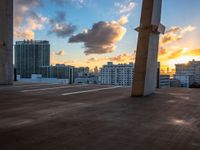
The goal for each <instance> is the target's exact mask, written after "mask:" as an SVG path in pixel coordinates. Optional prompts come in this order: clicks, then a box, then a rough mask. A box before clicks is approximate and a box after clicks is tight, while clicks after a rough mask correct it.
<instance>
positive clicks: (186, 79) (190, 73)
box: [174, 60, 200, 87]
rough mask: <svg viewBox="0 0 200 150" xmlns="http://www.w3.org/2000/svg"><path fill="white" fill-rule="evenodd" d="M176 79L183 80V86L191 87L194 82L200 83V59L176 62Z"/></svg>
mask: <svg viewBox="0 0 200 150" xmlns="http://www.w3.org/2000/svg"><path fill="white" fill-rule="evenodd" d="M174 78H175V79H178V80H180V81H181V86H182V87H189V86H190V85H192V84H193V83H198V84H200V61H195V60H193V61H189V62H188V63H187V64H176V74H175V76H174Z"/></svg>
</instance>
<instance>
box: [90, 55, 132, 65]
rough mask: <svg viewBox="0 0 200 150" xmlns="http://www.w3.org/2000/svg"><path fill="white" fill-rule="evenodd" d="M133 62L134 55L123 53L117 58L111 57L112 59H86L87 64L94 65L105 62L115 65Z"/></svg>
mask: <svg viewBox="0 0 200 150" xmlns="http://www.w3.org/2000/svg"><path fill="white" fill-rule="evenodd" d="M134 60H135V55H134V54H133V53H123V54H120V55H117V56H112V57H102V58H95V57H92V58H90V59H88V61H87V62H88V63H95V62H107V61H112V62H116V63H129V62H134Z"/></svg>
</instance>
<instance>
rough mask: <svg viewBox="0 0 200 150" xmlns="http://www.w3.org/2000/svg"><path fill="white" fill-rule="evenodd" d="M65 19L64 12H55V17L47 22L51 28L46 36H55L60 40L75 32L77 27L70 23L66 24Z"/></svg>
mask: <svg viewBox="0 0 200 150" xmlns="http://www.w3.org/2000/svg"><path fill="white" fill-rule="evenodd" d="M65 18H66V17H65V13H64V12H62V11H60V12H57V13H56V17H55V18H53V19H50V21H49V23H50V25H51V28H50V30H49V32H48V34H55V35H56V36H57V37H60V38H66V37H68V36H71V35H72V34H73V33H74V32H75V30H76V28H77V27H76V26H75V25H72V24H70V23H66V22H65V20H66V19H65Z"/></svg>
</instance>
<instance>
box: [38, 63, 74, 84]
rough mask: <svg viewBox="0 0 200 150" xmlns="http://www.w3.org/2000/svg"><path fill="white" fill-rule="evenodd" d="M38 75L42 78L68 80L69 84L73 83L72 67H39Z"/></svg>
mask: <svg viewBox="0 0 200 150" xmlns="http://www.w3.org/2000/svg"><path fill="white" fill-rule="evenodd" d="M39 74H41V75H42V78H56V79H68V80H69V83H71V84H72V83H74V67H73V66H66V65H64V64H57V65H55V66H41V67H40V72H39Z"/></svg>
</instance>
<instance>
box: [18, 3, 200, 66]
mask: <svg viewBox="0 0 200 150" xmlns="http://www.w3.org/2000/svg"><path fill="white" fill-rule="evenodd" d="M51 1H52V3H47V0H42V1H41V0H30V1H29V2H28V3H27V2H26V1H24V0H16V1H15V10H14V11H15V13H14V14H15V15H16V16H17V17H16V16H15V19H14V23H15V26H14V28H15V31H14V35H15V41H17V40H23V39H36V40H49V41H50V44H51V63H52V64H56V63H65V64H68V65H74V66H89V67H91V68H94V67H95V66H98V67H100V66H102V65H103V64H105V63H106V62H108V61H113V62H114V63H129V62H131V61H133V60H134V57H135V56H134V55H135V53H134V51H135V50H136V45H137V32H136V31H134V28H135V27H137V26H138V25H139V20H140V13H141V0H126V1H122V0H118V1H116V0H111V1H109V2H108V1H104V0H102V1H95V0H51ZM179 3H182V5H179ZM194 3H195V5H194ZM199 4H200V2H198V1H197V0H195V1H194V2H193V4H192V5H191V4H190V2H188V1H186V0H184V1H183V0H182V1H180V0H176V1H172V0H169V1H164V2H163V12H162V22H163V24H164V25H165V26H166V27H167V32H166V34H165V35H162V36H161V40H160V41H161V42H160V54H159V61H160V62H161V65H162V68H167V67H170V68H173V67H174V64H175V63H186V62H187V61H191V60H192V59H196V60H199V59H200V43H199V40H198V39H200V31H199V27H200V21H199V19H198V18H199V16H198V15H191V14H198V5H199ZM183 10H184V12H183ZM102 12H104V13H102ZM108 14H109V15H108ZM106 31H107V32H106ZM108 31H110V32H108ZM97 33H101V34H97ZM103 33H104V34H103ZM105 33H107V34H105ZM105 35H108V37H107V36H105ZM102 39H103V40H102Z"/></svg>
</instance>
